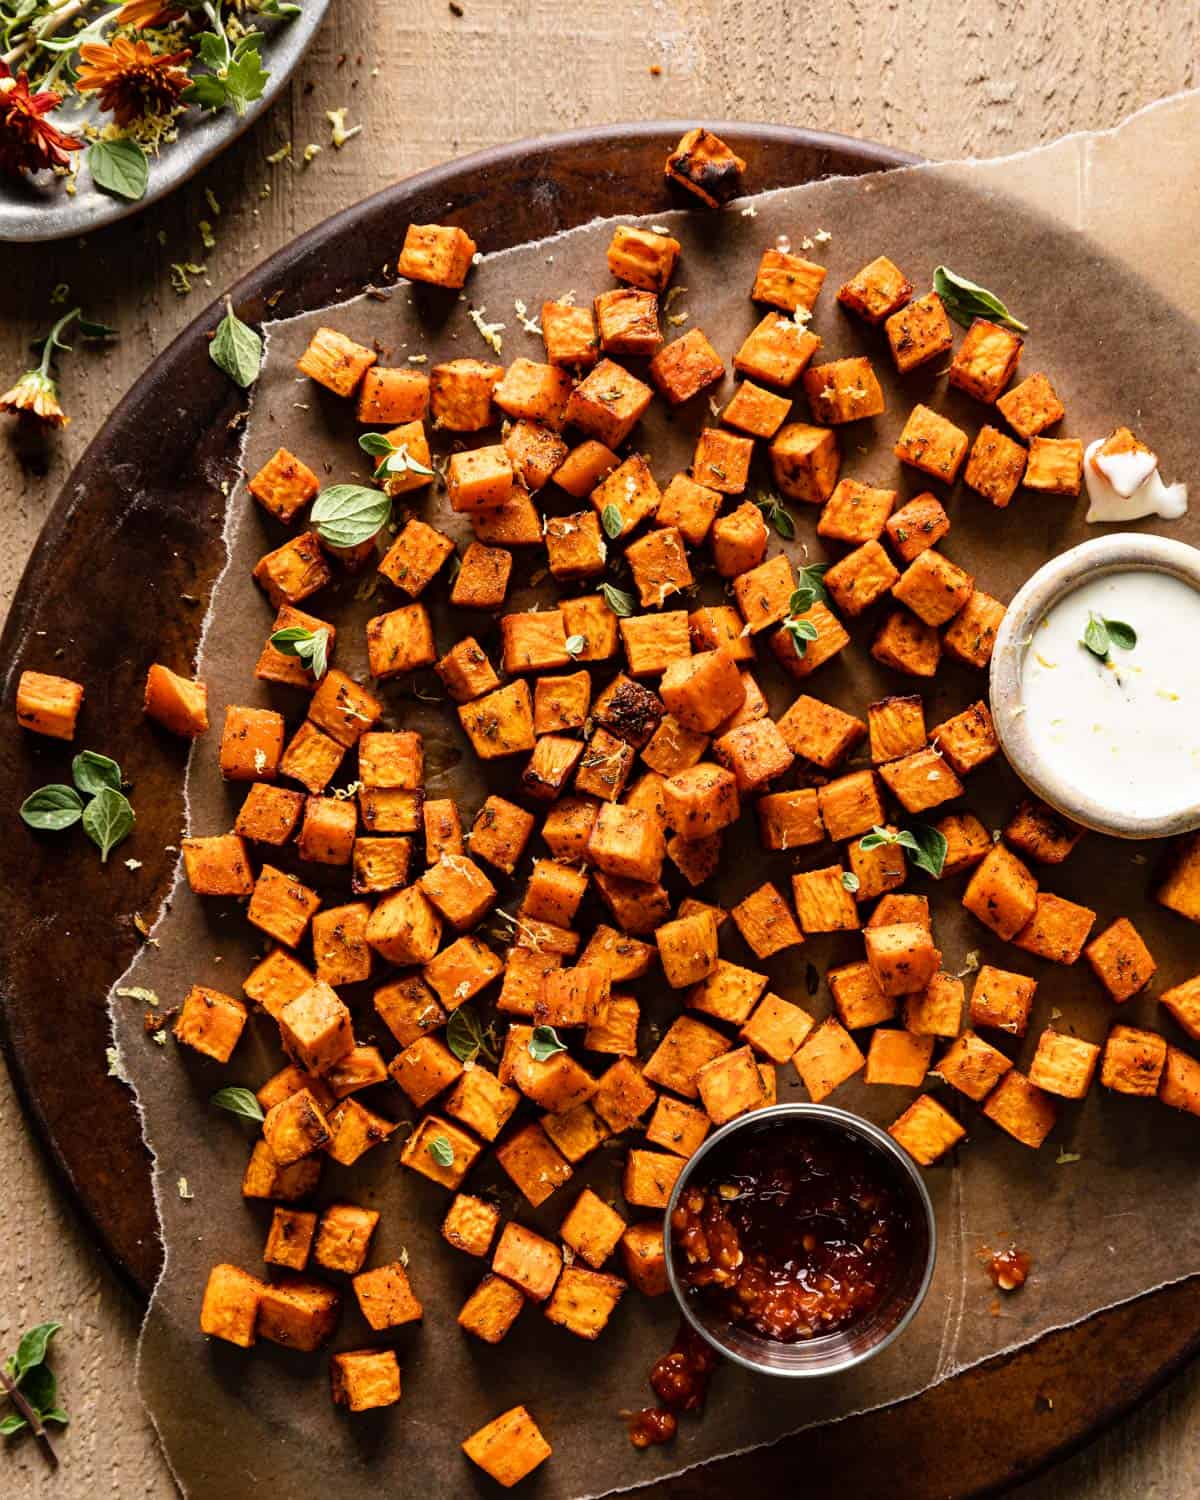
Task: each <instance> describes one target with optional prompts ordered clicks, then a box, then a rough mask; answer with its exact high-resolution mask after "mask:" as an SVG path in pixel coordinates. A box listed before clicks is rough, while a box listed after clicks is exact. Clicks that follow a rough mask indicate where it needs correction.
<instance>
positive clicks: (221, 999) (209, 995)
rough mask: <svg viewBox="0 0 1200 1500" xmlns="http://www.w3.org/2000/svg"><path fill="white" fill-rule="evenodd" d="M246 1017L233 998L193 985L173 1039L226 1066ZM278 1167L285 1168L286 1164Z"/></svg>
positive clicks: (177, 1022)
mask: <svg viewBox="0 0 1200 1500" xmlns="http://www.w3.org/2000/svg"><path fill="white" fill-rule="evenodd" d="M246 1016H247V1011H246V1007H245V1006H244V1005H243V1004H242V1002H241V1001H240V1000H237V999H235V998H234V996H232V995H223V994H222V993H221V992H220V990H210V989H206V988H205V987H204V986H203V985H199V984H194V985H193V986H192V988H191V989H190V990H189V991H188V995H187V999H186V1000H185V1001H184V1002H183V1005H182V1007H181V1008H180V1011H179V1015H178V1016H177V1017H176V1019H175V1026H174V1033H175V1039H176V1040H177V1041H180V1042H183V1043H184V1044H185V1045H186V1046H188V1047H191V1048H192V1049H193V1050H194V1051H196V1052H202V1053H203V1054H204V1055H205V1057H211V1058H213V1059H215V1061H217V1062H221V1063H227V1062H228V1061H229V1059H230V1058H231V1057H232V1056H233V1049H234V1048H235V1047H236V1046H237V1044H238V1041H239V1040H240V1038H241V1035H242V1031H243V1028H244V1027H245V1025H246ZM281 1165H283V1166H287V1162H282V1163H281Z"/></svg>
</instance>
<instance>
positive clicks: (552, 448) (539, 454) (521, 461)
mask: <svg viewBox="0 0 1200 1500" xmlns="http://www.w3.org/2000/svg"><path fill="white" fill-rule="evenodd" d="M504 451H505V452H506V453H507V454H508V457H509V460H510V462H511V463H512V466H513V473H514V474H515V475H516V477H517V483H518V484H519V485H521V487H522V488H523V489H526V490H528V491H529V492H530V493H531V494H535V493H536V492H537V491H538V490H541V489H545V487H546V485H548V484H549V483H550V480H551V479H552V478H553V477H554V474H555V472H556V470H557V469H558V468H559V466H560V465H561V464H562V462H563V460H564V459H565V458H566V457H567V453H568V448H567V445H566V443H565V442H563V440H562V438H560V437H559V435H558V433H557V432H553V431H551V429H550V428H549V427H545V426H543V425H542V424H541V423H540V422H532V421H528V420H526V419H525V418H521V419H519V420H518V421H516V422H514V423H513V424H512V426H511V427H510V428H509V429H508V431H507V432H506V433H505V434H504Z"/></svg>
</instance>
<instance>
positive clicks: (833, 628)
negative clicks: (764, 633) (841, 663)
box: [771, 600, 850, 677]
mask: <svg viewBox="0 0 1200 1500" xmlns="http://www.w3.org/2000/svg"><path fill="white" fill-rule="evenodd" d="M792 619H795V620H807V621H808V623H809V624H810V625H812V626H813V627H814V629H815V630H816V632H817V638H816V640H813V641H807V642H800V641H798V640H797V639H796V637H795V636H793V634H792V632H791V631H790V630H788V629H787V628H786V626H781V627H780V628H779V629H778V630H777V631H775V633H774V634H773V635H772V636H771V650H772V651H773V652H774V653H775V656H776V658H777V659H778V661H779V663H780V665H781V666H782V667H783V668H784V669H785V670H786V671H788V672H790V673H791V674H792V676H793V677H808V676H810V675H811V673H813V672H815V671H816V670H817V668H818V667H820V666H823V665H824V664H825V662H827V661H829V660H830V659H831V658H832V657H834V656H836V655H837V654H838V652H839V651H842V650H844V649H845V648H846V647H847V646H848V645H849V644H850V636H849V634H848V632H847V630H846V627H845V626H844V625H843V624H842V622H841V621H840V620H839V619H838V617H837V616H836V615H835V614H834V613H833V611H832V610H830V609H827V608H826V607H825V605H823V604H822V603H821V602H820V600H817V602H816V603H815V604H813V605H812V606H811V608H809V609H806V610H805V611H804V612H803V614H799V615H793V616H792ZM801 645H804V646H805V650H804V651H801V650H800V649H799V647H800V646H801Z"/></svg>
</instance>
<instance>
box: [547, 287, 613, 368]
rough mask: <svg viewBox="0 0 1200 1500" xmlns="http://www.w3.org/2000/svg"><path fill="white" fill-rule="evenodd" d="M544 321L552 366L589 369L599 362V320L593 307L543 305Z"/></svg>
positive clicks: (560, 303)
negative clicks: (597, 352)
mask: <svg viewBox="0 0 1200 1500" xmlns="http://www.w3.org/2000/svg"><path fill="white" fill-rule="evenodd" d="M541 322H542V341H543V342H544V344H545V345H546V358H547V359H548V360H549V361H550V363H551V364H552V365H570V366H573V367H574V368H576V369H589V368H590V367H591V366H592V365H594V364H595V363H596V351H597V349H598V348H599V347H600V340H599V337H598V335H597V333H596V319H595V316H594V314H593V312H592V309H591V308H590V307H574V306H572V305H571V304H569V303H566V302H543V303H542V319H541Z"/></svg>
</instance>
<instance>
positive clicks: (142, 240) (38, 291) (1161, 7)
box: [0, 0, 1200, 1500]
mask: <svg viewBox="0 0 1200 1500" xmlns="http://www.w3.org/2000/svg"><path fill="white" fill-rule="evenodd" d="M461 8H462V11H463V14H462V15H455V14H454V13H453V12H452V11H451V9H450V8H449V6H448V4H447V3H446V0H375V3H373V4H371V3H368V0H334V6H333V10H332V13H331V15H330V16H329V17H328V18H327V21H326V23H325V25H324V27H323V28H322V30H321V32H320V34H319V36H318V39H317V42H316V44H315V46H314V48H313V50H312V52H311V53H310V54H309V57H308V59H307V61H306V62H305V63H304V64H303V65H302V66H301V68H300V69H299V70H298V72H297V74H296V76H295V78H294V79H293V81H292V83H291V85H290V87H289V88H288V90H287V91H286V92H285V93H284V95H283V97H282V98H281V100H280V101H279V103H278V104H276V106H275V107H274V109H273V110H271V111H270V113H269V114H268V115H267V116H266V117H265V118H264V119H263V120H262V121H260V122H259V124H258V125H257V127H256V128H255V129H254V130H253V131H252V132H251V133H250V134H249V135H248V136H247V137H245V138H244V139H243V140H242V141H241V142H239V143H238V144H237V145H236V146H235V147H234V148H233V149H232V150H231V151H229V152H228V153H227V154H226V155H225V156H224V157H223V158H222V159H221V160H219V161H218V162H216V163H215V164H213V165H212V166H211V167H209V168H208V170H207V171H206V172H205V173H203V174H202V175H201V176H200V177H199V178H198V179H197V180H196V181H195V182H194V183H192V184H190V185H188V186H187V187H185V188H184V189H182V190H181V191H180V192H178V193H177V194H176V195H175V196H174V197H172V198H170V199H168V200H166V201H165V202H163V203H160V204H157V205H155V206H154V207H153V208H151V209H149V210H148V211H147V212H146V213H144V214H142V215H141V216H140V217H139V218H137V219H135V220H134V221H132V222H131V223H130V224H128V225H124V226H117V227H115V228H113V229H110V230H108V231H106V232H103V233H100V234H97V235H95V236H93V237H91V238H90V239H89V240H87V241H86V242H82V243H81V242H77V241H72V242H67V243H65V244H62V245H56V246H45V247H42V246H31V247H19V248H15V249H14V248H5V249H3V250H0V273H2V274H0V381H2V382H3V383H2V384H0V389H3V387H4V384H7V381H6V380H4V377H6V376H9V375H11V376H13V377H15V376H16V374H18V373H19V372H20V371H21V370H22V369H24V368H25V366H26V364H27V363H28V347H27V346H28V343H29V340H30V339H31V338H32V337H34V336H35V335H36V334H38V333H40V332H44V331H45V328H46V327H47V326H48V325H49V323H50V322H51V321H53V318H54V316H55V315H56V311H55V309H56V304H54V303H53V302H52V297H53V296H54V295H55V292H56V289H59V292H58V294H59V295H60V296H62V297H63V299H64V305H65V306H72V305H74V304H75V302H77V301H78V302H82V303H83V304H84V305H85V307H86V310H87V313H88V315H89V316H91V317H94V318H99V319H102V320H103V321H105V322H108V323H112V324H114V325H116V326H117V327H118V328H119V329H120V331H121V339H120V342H119V343H118V344H116V345H114V346H112V348H111V349H109V350H107V351H106V352H95V351H81V352H79V353H77V354H75V355H73V356H69V357H68V359H67V361H66V362H65V364H64V368H63V380H62V386H63V399H64V401H65V404H66V406H67V409H68V411H69V412H70V414H71V416H72V418H73V422H72V425H71V426H70V427H69V428H68V429H67V430H66V432H65V433H62V434H59V435H57V436H56V437H55V438H54V439H52V440H51V441H50V442H49V443H48V444H44V445H43V444H41V443H37V442H35V443H30V442H29V441H28V440H27V439H26V438H24V437H23V436H22V435H21V434H19V432H18V431H17V429H16V428H15V427H13V426H11V425H10V426H9V427H7V428H6V429H5V430H4V431H3V432H2V433H0V481H2V491H0V492H2V493H3V496H4V522H5V532H6V536H7V543H6V545H5V546H4V547H3V548H0V607H3V606H6V605H7V603H8V601H9V599H10V598H11V596H12V590H13V588H14V587H15V585H16V582H17V579H18V578H19V577H20V574H21V570H22V568H23V567H24V563H25V559H26V557H27V555H28V553H29V550H30V548H31V547H32V545H33V543H34V541H35V539H36V537H37V533H38V531H39V529H40V527H41V524H42V521H43V519H44V517H45V515H46V513H47V510H48V508H49V506H50V504H51V502H52V500H53V498H54V496H55V494H56V492H57V490H58V488H59V485H60V483H61V482H62V480H63V479H64V478H65V477H66V475H67V473H68V471H69V469H70V467H71V465H72V464H73V463H74V462H75V461H76V459H77V458H78V457H79V455H80V454H81V453H82V452H83V449H84V448H85V446H86V444H87V442H88V440H89V438H90V437H91V436H92V435H93V433H94V432H95V431H96V429H97V428H98V426H99V425H100V423H101V422H102V421H103V419H104V417H105V415H106V414H107V413H108V412H109V411H110V410H111V408H112V406H113V405H114V403H115V402H116V401H117V399H118V398H119V397H120V396H121V395H122V394H123V393H124V392H125V391H126V390H127V389H128V387H129V385H130V384H131V383H132V382H133V380H134V379H135V378H136V377H137V376H138V374H139V373H140V372H141V371H142V369H143V368H144V367H145V365H146V364H147V363H148V361H149V360H150V359H151V358H152V357H153V356H154V355H155V354H157V353H158V352H159V351H160V350H161V349H162V348H164V347H165V345H166V344H168V343H169V342H170V340H171V339H172V338H173V337H174V336H175V334H176V333H177V332H178V331H179V329H180V328H181V327H182V326H183V325H184V324H185V323H186V322H188V321H189V320H190V319H191V318H193V317H194V316H195V315H196V314H197V313H198V312H199V311H201V310H202V308H203V307H204V305H205V304H206V303H207V302H208V301H209V299H210V298H211V297H213V296H215V295H217V294H218V293H219V292H220V291H221V290H222V289H223V288H224V287H225V286H227V285H228V284H229V283H231V282H232V281H234V280H235V279H236V278H237V277H238V276H239V275H241V273H242V272H243V271H244V270H246V269H248V268H249V267H251V266H252V265H254V264H255V263H256V262H257V261H259V260H260V259H262V258H263V257H265V256H266V255H268V254H269V253H270V252H271V251H273V250H275V249H277V248H278V247H279V246H280V245H283V244H285V243H286V242H287V241H288V240H289V239H291V238H292V237H293V236H294V235H296V234H298V233H299V232H301V231H303V230H305V229H308V228H310V227H311V226H312V225H314V224H316V223H318V222H319V221H320V220H321V219H323V218H325V217H326V216H327V215H329V214H331V213H333V212H335V211H336V210H337V209H339V208H342V207H345V206H346V205H348V204H351V203H353V202H355V201H356V200H357V199H359V198H361V197H364V196H365V195H366V194H368V193H371V192H374V191H375V190H376V189H378V188H381V187H383V186H385V185H387V184H388V183H390V182H393V181H395V180H396V179H398V178H401V177H404V176H406V175H407V174H409V173H411V172H414V171H417V170H418V169H420V168H422V167H425V166H428V165H431V164H433V163H435V162H439V161H444V160H446V159H447V158H449V157H452V156H455V155H458V154H461V153H463V152H467V151H472V150H475V149H477V148H479V147H483V146H488V145H493V144H497V143H500V142H503V141H506V140H509V139H512V138H516V137H519V136H527V135H533V134H536V133H538V132H543V131H553V130H560V129H566V128H569V127H572V126H578V125H585V124H589V123H601V122H607V121H614V120H625V119H644V118H654V117H656V116H657V117H669V116H693V117H695V118H696V119H697V120H698V121H699V120H702V119H704V118H706V117H707V118H719V117H737V118H742V119H747V120H756V119H758V120H774V121H783V122H787V123H791V124H796V125H806V126H809V127H813V128H816V129H822V130H837V131H844V132H846V133H847V134H850V135H860V136H867V137H873V138H874V139H876V140H880V141H886V142H889V143H892V144H895V145H897V146H903V147H908V148H909V149H912V150H914V151H919V152H924V153H926V154H928V155H931V156H951V155H954V156H960V155H966V154H975V155H979V156H987V155H996V154H1001V153H1005V152H1010V151H1017V150H1020V149H1022V148H1024V147H1027V146H1031V145H1035V144H1037V143H1038V142H1040V141H1046V140H1049V139H1051V138H1053V137H1054V136H1056V135H1059V134H1062V133H1063V132H1066V131H1070V130H1082V129H1090V128H1094V127H1100V126H1107V125H1112V124H1115V123H1116V122H1117V121H1118V120H1120V119H1121V118H1122V117H1123V116H1124V115H1126V114H1128V113H1130V112H1131V111H1132V110H1134V109H1137V108H1139V107H1141V106H1142V105H1144V104H1147V103H1149V102H1151V101H1152V100H1154V99H1158V98H1161V97H1163V96H1165V95H1167V94H1170V93H1173V92H1175V91H1176V90H1179V89H1184V88H1189V87H1193V86H1195V85H1196V84H1197V82H1200V79H1198V77H1197V72H1198V66H1200V11H1198V10H1197V7H1196V6H1195V4H1194V3H1193V0H1154V3H1152V4H1143V5H1138V6H1121V5H1107V4H1105V3H1103V0H975V3H971V0H838V3H837V4H829V3H828V0H572V3H568V4H564V3H563V0H462V6H461ZM653 69H659V70H661V71H659V72H657V73H655V72H654V71H652V70H653ZM342 107H345V108H346V109H347V110H348V112H349V113H348V123H349V124H350V125H352V126H353V125H362V127H363V129H362V133H361V134H360V135H358V136H356V137H355V138H354V139H353V140H351V141H350V142H349V143H348V144H347V145H346V146H345V147H344V149H342V150H341V151H335V150H334V149H333V148H332V146H331V144H330V131H329V123H328V121H327V119H326V115H325V111H326V110H328V109H336V108H342ZM288 141H290V142H291V143H292V152H293V163H288V162H283V163H280V164H276V165H272V164H270V163H269V162H267V160H266V157H267V156H268V155H269V154H271V153H273V152H275V151H276V150H277V149H278V148H280V147H281V146H283V145H284V144H285V143H287V142H288ZM310 142H311V143H314V144H318V145H320V146H321V147H322V150H321V152H320V154H319V155H317V156H316V157H315V158H314V160H313V161H312V163H311V164H310V165H308V166H306V167H305V166H297V165H295V164H294V162H295V161H297V160H298V159H299V158H300V157H301V156H302V153H303V149H304V147H305V146H306V145H307V144H309V143H310ZM1180 169H1181V170H1189V169H1192V167H1191V164H1186V163H1180ZM205 188H208V189H211V191H212V193H213V194H214V195H215V197H216V199H217V201H218V202H219V204H220V208H221V212H220V214H219V216H214V215H213V214H212V212H211V210H210V209H209V207H208V206H207V204H206V200H205V195H204V190H205ZM206 218H207V219H209V220H211V222H212V225H213V232H214V234H215V238H216V245H215V248H213V249H211V250H205V249H204V247H203V244H202V236H201V231H200V227H199V225H200V220H202V219H206ZM398 229H399V226H398ZM395 249H396V246H395V245H393V244H387V245H381V246H380V247H379V253H380V260H381V262H382V261H383V260H384V259H385V258H390V257H391V256H392V255H393V254H394V252H395ZM1152 251H1153V247H1152V246H1148V247H1147V253H1152ZM185 262H190V263H193V264H195V265H203V266H204V267H205V269H204V270H203V271H201V272H198V273H194V274H192V275H191V276H190V280H191V282H192V284H193V289H192V291H191V292H190V293H188V294H186V295H182V296H181V295H179V294H177V292H176V291H174V290H173V289H172V285H171V279H170V272H171V266H172V263H185ZM64 287H65V288H66V289H67V290H66V291H62V290H61V289H62V288H64ZM67 299H69V300H67ZM181 399H186V393H182V395H181ZM100 1003H101V999H100V997H99V996H97V1004H100ZM96 1066H97V1069H99V1068H102V1067H103V1066H104V1059H103V1058H97V1060H96ZM0 1156H2V1159H3V1161H4V1164H5V1170H4V1190H3V1192H2V1193H0V1353H7V1352H8V1350H9V1349H11V1348H12V1347H13V1346H15V1343H16V1339H17V1337H18V1336H19V1333H20V1331H21V1330H22V1329H23V1328H24V1327H26V1326H28V1325H30V1324H32V1323H35V1322H38V1321H40V1320H41V1319H43V1318H49V1317H55V1318H58V1319H60V1320H61V1321H62V1322H63V1323H64V1324H65V1325H66V1327H65V1330H64V1332H63V1334H61V1335H60V1338H59V1343H58V1347H57V1351H56V1356H55V1365H56V1367H57V1368H58V1370H59V1372H60V1379H61V1391H62V1398H63V1402H64V1404H65V1405H66V1407H67V1408H68V1410H69V1411H70V1412H71V1413H72V1414H73V1418H74V1420H73V1422H72V1425H71V1427H70V1428H69V1430H68V1431H67V1433H66V1434H65V1435H64V1436H63V1438H62V1439H61V1441H60V1445H59V1446H60V1450H61V1453H62V1457H63V1460H64V1467H63V1470H62V1471H61V1472H60V1473H59V1475H58V1476H57V1477H55V1478H53V1479H52V1478H51V1477H50V1476H49V1475H48V1474H47V1472H46V1471H45V1469H44V1466H43V1464H42V1462H41V1459H40V1457H39V1456H38V1455H37V1454H36V1453H35V1451H34V1450H33V1448H32V1446H31V1445H30V1444H28V1443H27V1442H25V1441H22V1440H18V1441H17V1442H15V1443H9V1444H8V1445H7V1446H6V1448H5V1449H4V1451H3V1453H0V1489H3V1491H4V1492H5V1493H6V1494H9V1495H13V1496H14V1497H15V1496H18V1495H20V1496H22V1497H25V1496H28V1497H30V1500H33V1497H41V1496H49V1495H52V1494H53V1495H54V1496H55V1497H56V1500H82V1497H84V1496H87V1497H89V1500H91V1497H95V1496H99V1495H112V1496H120V1497H121V1500H133V1497H136V1496H151V1497H156V1500H157V1497H159V1496H164V1497H165V1496H170V1495H172V1494H174V1493H175V1488H174V1485H173V1483H172V1481H171V1478H170V1475H169V1474H168V1472H167V1470H166V1466H165V1464H164V1463H163V1461H162V1458H161V1456H160V1454H159V1452H158V1449H157V1446H156V1443H155V1439H154V1435H153V1432H152V1430H151V1428H150V1426H149V1423H148V1422H147V1421H146V1419H145V1417H144V1416H143V1414H142V1412H141V1410H140V1407H139V1405H138V1402H137V1398H136V1396H135V1395H134V1394H133V1392H132V1369H133V1361H134V1351H135V1343H136V1336H137V1326H138V1316H139V1314H138V1309H137V1308H136V1307H135V1306H134V1305H133V1303H132V1302H131V1301H130V1300H129V1299H128V1298H127V1297H126V1296H125V1295H124V1293H123V1292H122V1291H121V1289H120V1288H119V1287H118V1286H117V1285H116V1284H115V1283H114V1281H113V1279H112V1277H111V1276H110V1275H109V1273H108V1271H107V1269H106V1268H105V1266H104V1265H103V1263H102V1262H101V1261H100V1259H99V1257H98V1255H97V1253H96V1252H95V1250H94V1249H93V1248H92V1247H91V1246H90V1245H89V1243H88V1241H87V1237H86V1235H85V1234H84V1233H83V1232H82V1230H81V1229H80V1227H79V1225H78V1224H77V1223H76V1221H75V1218H74V1216H73V1213H72V1210H71V1207H70V1205H69V1203H68V1202H67V1201H66V1199H65V1198H64V1197H63V1195H62V1194H61V1192H60V1191H59V1189H58V1187H57V1184H56V1183H55V1182H54V1181H53V1180H52V1179H51V1177H50V1174H49V1172H48V1171H47V1168H46V1166H45V1164H44V1162H43V1161H42V1159H41V1157H40V1155H39V1152H38V1149H37V1147H36V1145H35V1144H34V1143H33V1142H32V1140H31V1139H30V1137H29V1135H28V1133H27V1131H26V1128H25V1124H24V1121H23V1120H22V1117H21V1113H20V1109H19V1107H18V1105H17V1103H16V1100H15V1099H14V1098H13V1095H12V1091H11V1087H10V1085H9V1082H8V1080H7V1078H6V1076H5V1075H4V1071H3V1068H2V1066H0ZM886 1488H887V1485H886V1476H881V1478H880V1491H879V1493H880V1495H883V1494H886ZM1019 1493H1020V1495H1021V1496H1022V1497H1023V1500H1050V1496H1051V1495H1053V1496H1055V1497H1056V1500H1083V1497H1085V1496H1086V1497H1088V1500H1127V1497H1131V1496H1134V1495H1140V1496H1147V1497H1154V1500H1194V1497H1196V1496H1197V1494H1200V1368H1197V1369H1196V1370H1193V1371H1192V1372H1191V1373H1190V1374H1188V1375H1185V1376H1183V1377H1182V1378H1181V1379H1179V1380H1177V1381H1175V1382H1174V1383H1173V1384H1172V1385H1171V1386H1170V1387H1169V1388H1168V1389H1167V1390H1166V1391H1165V1392H1164V1393H1163V1394H1162V1395H1161V1396H1159V1398H1158V1399H1157V1400H1155V1401H1154V1402H1153V1403H1152V1404H1151V1405H1150V1406H1149V1407H1147V1408H1146V1410H1145V1411H1144V1412H1142V1413H1141V1414H1139V1415H1138V1416H1137V1417H1135V1418H1134V1419H1132V1420H1131V1421H1129V1422H1127V1423H1125V1424H1124V1425H1123V1426H1122V1427H1121V1428H1119V1429H1118V1430H1117V1431H1115V1432H1113V1433H1111V1434H1110V1435H1108V1436H1107V1437H1105V1438H1104V1439H1102V1440H1101V1441H1100V1442H1099V1443H1097V1444H1096V1445H1095V1446H1094V1447H1093V1448H1092V1449H1090V1450H1089V1451H1088V1452H1086V1453H1084V1454H1081V1455H1079V1456H1077V1457H1076V1458H1074V1459H1072V1460H1070V1461H1069V1462H1068V1463H1067V1464H1065V1465H1064V1466H1062V1467H1060V1468H1059V1469H1057V1470H1055V1471H1054V1473H1053V1474H1052V1475H1050V1476H1047V1477H1045V1478H1043V1479H1042V1480H1038V1481H1034V1482H1033V1483H1031V1484H1030V1485H1028V1486H1026V1487H1025V1488H1024V1489H1023V1490H1021V1491H1020V1492H1019ZM862 1500H872V1497H866V1496H864V1497H862ZM931 1500H932V1497H931Z"/></svg>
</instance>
